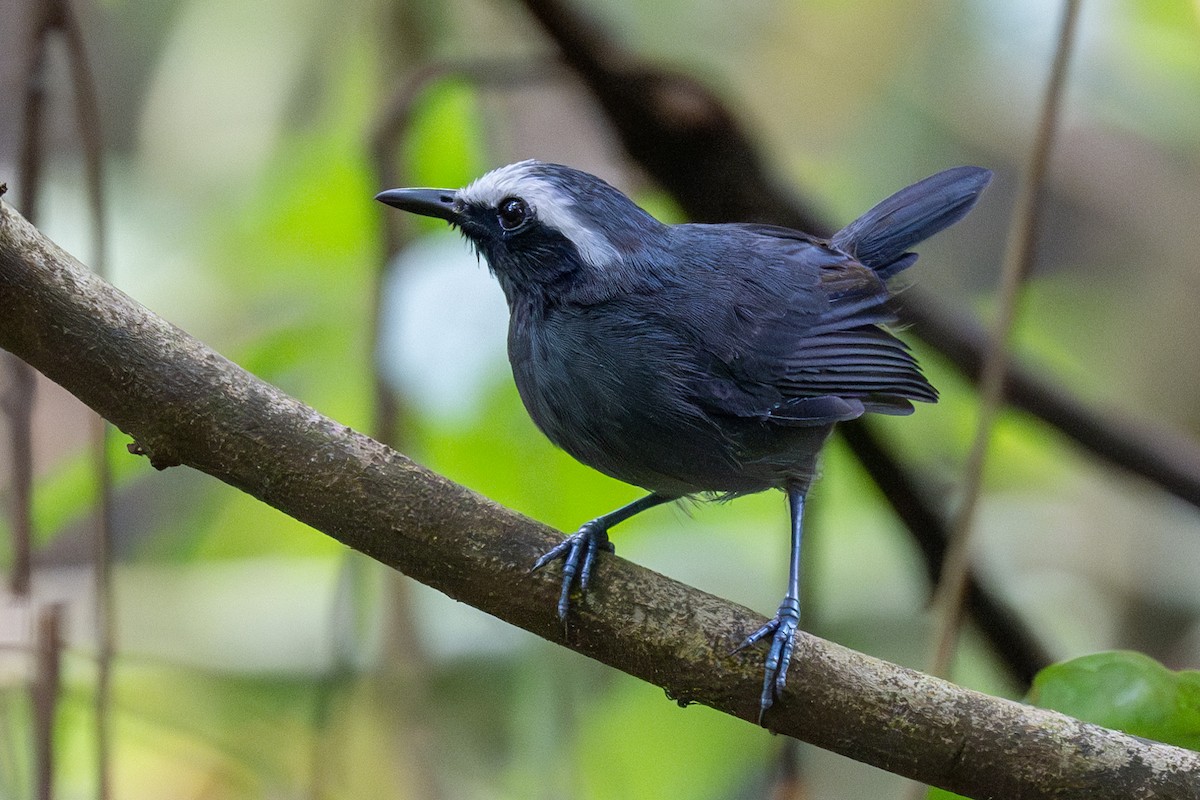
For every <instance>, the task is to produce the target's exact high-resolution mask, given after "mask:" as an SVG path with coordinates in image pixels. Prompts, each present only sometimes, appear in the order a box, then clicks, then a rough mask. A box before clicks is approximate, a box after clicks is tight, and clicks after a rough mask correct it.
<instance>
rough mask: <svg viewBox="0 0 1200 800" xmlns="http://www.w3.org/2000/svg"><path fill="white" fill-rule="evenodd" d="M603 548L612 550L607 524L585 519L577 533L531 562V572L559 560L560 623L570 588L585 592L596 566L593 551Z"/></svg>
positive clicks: (569, 599)
mask: <svg viewBox="0 0 1200 800" xmlns="http://www.w3.org/2000/svg"><path fill="white" fill-rule="evenodd" d="M601 550H605V551H607V552H609V553H612V552H614V548H613V546H612V542H610V541H609V540H608V526H606V525H605V524H604V522H603V519H594V520H592V521H591V522H585V523H584V524H583V525H582V526H581V527H580V528H579V531H578V533H574V534H571V535H570V536H568V537H567V538H566V539H563V540H562V541H561V542H559V543H558V544H557V545H555V546H554V547H553V549H551V550H550V551H548V552H547V553H546V554H545V555H543V556H542V557H541V558H539V559H538V560H537V561H536V562H534V564H533V568H532V569H531V570H530V571H531V572H533V571H536V570H539V569H541V568H542V567H544V566H546V565H547V564H549V563H550V562H551V561H556V560H558V559H562V562H563V570H562V573H563V574H562V594H560V595H559V598H558V618H559V619H560V620H562V622H563V625H566V624H567V611H568V609H569V608H570V605H571V589H573V588H574V587H575V586H578V587H579V591H580V592H586V591H587V587H588V582H589V581H590V580H591V578H592V567H594V566H595V565H596V553H598V552H599V551H601Z"/></svg>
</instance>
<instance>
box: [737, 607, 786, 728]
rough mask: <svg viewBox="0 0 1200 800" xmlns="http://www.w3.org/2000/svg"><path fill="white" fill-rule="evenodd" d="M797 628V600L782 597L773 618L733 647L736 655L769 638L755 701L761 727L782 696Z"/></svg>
mask: <svg viewBox="0 0 1200 800" xmlns="http://www.w3.org/2000/svg"><path fill="white" fill-rule="evenodd" d="M799 627H800V601H799V599H797V598H795V597H785V598H784V599H783V602H782V603H780V604H779V611H778V612H776V614H775V617H774V618H773V619H772V620H771V621H770V622H768V623H767V624H766V625H763V626H762V627H761V628H759V629H758V630H756V631H755V632H754V633H752V634H750V635H749V636H747V637H746V638H745V639H743V640H742V643H741V644H739V645H738V646H737V647H736V648H734V650H733V652H734V653H740V652H741V651H743V650H745V649H746V648H748V647H751V646H753V645H755V644H757V643H758V642H761V641H762V640H764V639H766V638H767V637H770V639H771V646H770V648H769V649H768V650H767V657H766V660H765V661H764V662H763V688H762V696H761V697H760V698H759V706H758V724H759V725H762V724H763V716H764V715H765V714H766V713H767V709H769V708H770V707H771V706H772V705H774V704H775V701H776V700H778V699H779V698H780V697H781V696H782V695H783V688H784V686H786V685H787V670H788V664H790V663H791V661H792V649H793V648H794V647H795V646H796V631H797V630H798V629H799Z"/></svg>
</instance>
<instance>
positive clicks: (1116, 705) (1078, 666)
mask: <svg viewBox="0 0 1200 800" xmlns="http://www.w3.org/2000/svg"><path fill="white" fill-rule="evenodd" d="M1028 700H1029V702H1031V703H1033V704H1034V705H1037V706H1041V707H1042V708H1051V709H1054V710H1056V711H1061V712H1063V713H1064V714H1069V715H1071V716H1073V717H1077V718H1079V719H1082V720H1086V721H1087V722H1094V723H1096V724H1097V725H1104V726H1105V727H1108V728H1115V729H1116V730H1120V731H1124V732H1126V733H1130V734H1133V735H1135V736H1143V737H1146V738H1148V739H1155V740H1157V741H1160V742H1166V743H1167V744H1173V745H1177V746H1179V747H1187V748H1190V749H1192V750H1197V749H1200V671H1195V670H1181V671H1179V672H1175V671H1172V670H1170V669H1167V668H1166V667H1164V666H1163V665H1162V664H1160V663H1158V662H1157V661H1155V660H1154V659H1152V658H1150V657H1149V656H1147V655H1143V654H1142V653H1135V652H1130V651H1114V652H1109V653H1095V654H1093V655H1088V656H1083V657H1081V658H1076V659H1072V660H1071V661H1065V662H1063V663H1061V664H1054V665H1052V666H1049V667H1047V668H1046V669H1044V670H1042V671H1041V672H1039V673H1038V675H1037V677H1036V678H1035V679H1034V681H1033V688H1032V689H1031V690H1030V693H1029V697H1028Z"/></svg>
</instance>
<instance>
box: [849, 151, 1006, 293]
mask: <svg viewBox="0 0 1200 800" xmlns="http://www.w3.org/2000/svg"><path fill="white" fill-rule="evenodd" d="M991 180H992V172H991V170H987V169H983V168H982V167H955V168H953V169H948V170H946V171H944V172H939V173H938V174H936V175H931V176H929V177H928V178H926V179H925V180H923V181H918V182H917V183H914V184H913V185H912V186H909V187H908V188H905V189H901V190H900V191H898V192H896V193H895V194H894V195H892V196H891V197H889V198H887V199H886V200H884V201H883V202H881V203H879V204H877V205H876V206H875V207H874V208H872V209H871V210H870V211H868V212H867V213H865V214H863V215H862V216H861V217H859V218H858V219H856V220H854V222H851V223H850V224H849V225H847V226H846V227H845V228H842V229H841V230H840V231H838V232H837V233H836V234H834V236H833V240H832V242H833V244H834V246H835V247H837V248H838V249H839V250H843V251H845V252H847V253H849V254H850V255H852V256H854V257H855V258H857V259H858V260H859V261H860V262H862V263H863V264H866V265H867V266H868V267H871V268H872V269H874V270H875V271H876V272H877V273H878V274H879V276H880V277H881V278H883V279H884V280H887V279H888V278H890V277H892V276H893V275H895V274H896V273H897V272H900V271H901V270H903V269H905V268H906V267H908V266H911V265H912V263H913V262H914V261H916V260H917V255H916V253H909V252H907V250H908V248H910V247H912V246H913V245H915V244H916V243H917V242H920V241H922V240H923V239H928V238H929V237H930V236H933V235H934V234H935V233H937V232H938V231H940V230H942V229H944V228H948V227H949V226H951V225H953V224H954V223H956V222H958V221H959V220H960V219H962V218H963V217H964V216H966V214H967V212H968V211H970V210H971V206H973V205H975V201H976V200H978V199H979V195H980V194H981V193H982V192H983V190H984V188H985V187H986V186H987V185H988V183H989V182H991Z"/></svg>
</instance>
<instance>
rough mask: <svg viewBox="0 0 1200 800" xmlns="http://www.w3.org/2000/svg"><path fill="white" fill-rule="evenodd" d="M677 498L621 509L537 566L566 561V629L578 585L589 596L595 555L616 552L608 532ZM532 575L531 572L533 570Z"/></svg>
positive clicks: (562, 614) (562, 606)
mask: <svg viewBox="0 0 1200 800" xmlns="http://www.w3.org/2000/svg"><path fill="white" fill-rule="evenodd" d="M674 499H676V498H674V497H668V496H665V495H661V494H648V495H646V496H645V497H643V498H641V499H640V500H634V501H633V502H632V503H630V504H629V505H625V506H621V507H620V508H618V509H617V510H616V511H610V512H608V513H607V514H604V515H603V516H599V517H596V518H595V519H593V520H591V521H589V522H585V523H584V524H583V525H581V526H580V527H579V531H578V532H577V533H574V534H571V535H570V536H568V537H567V538H566V539H563V540H562V541H561V542H559V543H558V544H557V545H555V546H554V548H553V549H551V550H550V551H549V552H547V553H546V554H545V555H543V556H542V557H541V558H539V559H538V560H537V561H536V562H534V565H533V570H539V569H541V568H542V567H544V566H546V565H547V564H549V563H550V562H551V561H554V560H556V559H562V560H563V575H562V594H561V595H559V598H558V618H559V619H561V620H562V621H563V624H564V625H565V624H566V622H567V610H568V608H569V607H570V599H571V589H572V588H573V587H574V586H575V585H576V584H578V586H579V591H581V592H586V591H587V587H588V582H589V581H590V580H591V578H592V567H593V566H595V564H596V553H597V552H599V551H600V550H607V551H608V552H610V553H611V552H613V546H612V542H610V541H609V540H608V529H609V528H611V527H612V526H614V525H616V524H617V523H619V522H624V521H625V520H627V519H629V518H630V517H632V516H633V515H634V514H640V513H641V512H643V511H645V510H646V509H648V508H654V507H655V506H657V505H662V504H663V503H669V502H671V501H672V500H674ZM531 571H532V570H531Z"/></svg>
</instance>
